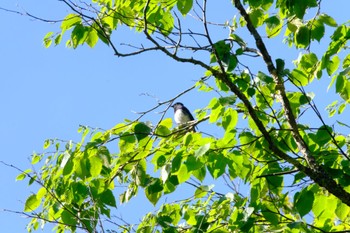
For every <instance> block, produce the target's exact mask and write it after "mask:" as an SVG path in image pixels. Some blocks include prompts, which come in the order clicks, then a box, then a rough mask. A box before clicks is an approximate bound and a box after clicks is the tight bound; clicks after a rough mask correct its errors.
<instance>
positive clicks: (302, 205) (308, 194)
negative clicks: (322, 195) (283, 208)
mask: <svg viewBox="0 0 350 233" xmlns="http://www.w3.org/2000/svg"><path fill="white" fill-rule="evenodd" d="M314 200H315V197H314V193H313V192H312V191H310V190H303V191H302V192H301V193H299V192H298V193H296V194H295V195H294V205H295V207H296V208H297V210H298V212H299V214H300V216H301V217H303V216H305V215H306V214H307V213H309V212H310V211H311V209H312V206H313V204H314Z"/></svg>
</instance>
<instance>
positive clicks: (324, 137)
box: [314, 125, 333, 146]
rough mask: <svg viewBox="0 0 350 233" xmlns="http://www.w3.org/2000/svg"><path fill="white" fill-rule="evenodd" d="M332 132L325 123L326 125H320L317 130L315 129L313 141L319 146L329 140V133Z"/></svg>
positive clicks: (330, 137)
mask: <svg viewBox="0 0 350 233" xmlns="http://www.w3.org/2000/svg"><path fill="white" fill-rule="evenodd" d="M328 132H330V133H332V132H333V129H332V128H331V127H330V126H328V125H326V126H321V127H320V128H319V129H318V130H317V133H316V138H315V140H314V141H315V142H316V143H317V144H318V145H320V146H323V145H325V144H326V143H328V142H330V141H331V139H332V136H331V135H330V133H328Z"/></svg>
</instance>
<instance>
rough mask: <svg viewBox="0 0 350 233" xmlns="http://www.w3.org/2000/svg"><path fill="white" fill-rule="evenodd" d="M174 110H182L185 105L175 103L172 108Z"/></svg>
mask: <svg viewBox="0 0 350 233" xmlns="http://www.w3.org/2000/svg"><path fill="white" fill-rule="evenodd" d="M171 107H172V108H174V111H176V110H177V109H181V108H183V107H184V105H183V104H182V103H180V102H177V103H175V104H174V105H172V106H171Z"/></svg>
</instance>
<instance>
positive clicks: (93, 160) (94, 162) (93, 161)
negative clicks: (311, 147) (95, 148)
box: [89, 155, 103, 177]
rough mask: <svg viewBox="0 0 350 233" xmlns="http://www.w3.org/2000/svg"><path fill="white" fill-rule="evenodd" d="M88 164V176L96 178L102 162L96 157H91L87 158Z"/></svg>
mask: <svg viewBox="0 0 350 233" xmlns="http://www.w3.org/2000/svg"><path fill="white" fill-rule="evenodd" d="M89 162H90V174H91V176H92V177H97V176H99V175H100V173H101V170H102V165H103V164H102V160H101V158H100V157H98V156H97V155H94V156H91V157H90V158H89Z"/></svg>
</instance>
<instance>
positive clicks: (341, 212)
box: [335, 200, 350, 221]
mask: <svg viewBox="0 0 350 233" xmlns="http://www.w3.org/2000/svg"><path fill="white" fill-rule="evenodd" d="M349 212H350V207H349V206H347V205H346V204H344V203H342V202H341V201H340V200H338V202H337V208H336V210H335V214H336V215H337V217H338V218H339V219H340V220H341V221H345V220H346V218H347V216H348V214H349Z"/></svg>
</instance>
